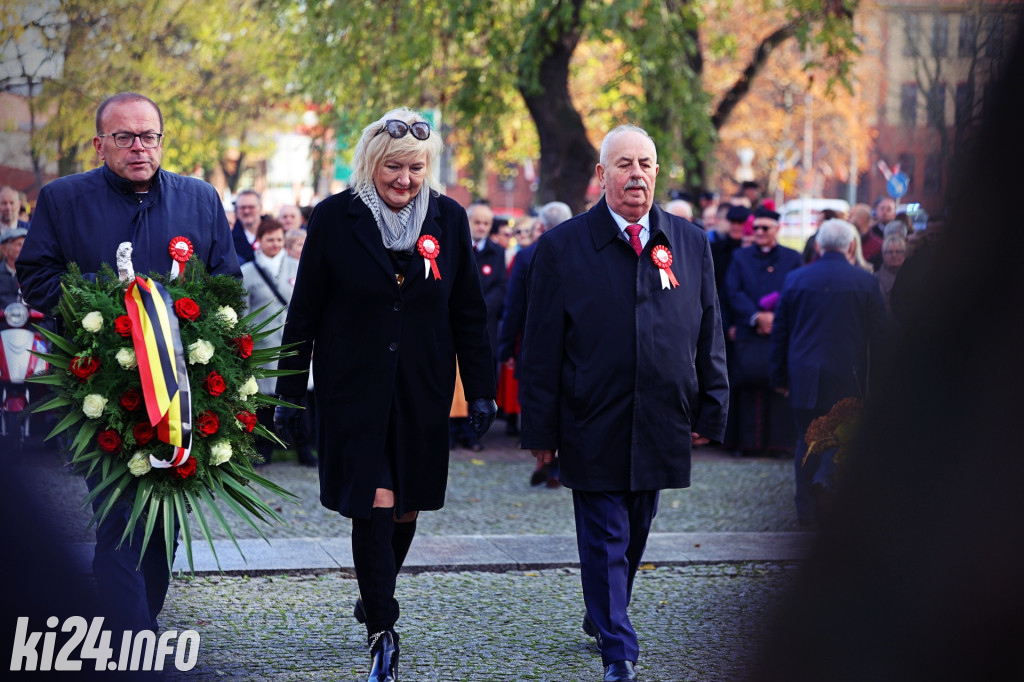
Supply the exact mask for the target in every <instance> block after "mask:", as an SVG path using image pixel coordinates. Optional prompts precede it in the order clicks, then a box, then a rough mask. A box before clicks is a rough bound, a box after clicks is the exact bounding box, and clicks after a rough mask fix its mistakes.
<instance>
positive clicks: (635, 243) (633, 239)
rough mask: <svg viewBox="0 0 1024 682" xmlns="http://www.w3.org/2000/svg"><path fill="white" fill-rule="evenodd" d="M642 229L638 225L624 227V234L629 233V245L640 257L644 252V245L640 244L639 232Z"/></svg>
mask: <svg viewBox="0 0 1024 682" xmlns="http://www.w3.org/2000/svg"><path fill="white" fill-rule="evenodd" d="M641 229H643V228H641V227H640V226H639V225H626V232H628V233H629V245H630V246H632V247H633V250H634V251H636V255H638V256H639V255H640V254H641V253H642V252H643V250H644V245H643V244H641V243H640V230H641Z"/></svg>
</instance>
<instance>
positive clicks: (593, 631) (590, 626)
mask: <svg viewBox="0 0 1024 682" xmlns="http://www.w3.org/2000/svg"><path fill="white" fill-rule="evenodd" d="M583 632H585V633H587V634H588V635H590V636H591V637H593V638H594V643H595V644H597V651H598V653H600V651H601V648H602V647H603V645H604V642H603V641H602V640H601V631H600V630H598V629H597V626H596V625H594V621H592V620H590V614H589V613H584V614H583Z"/></svg>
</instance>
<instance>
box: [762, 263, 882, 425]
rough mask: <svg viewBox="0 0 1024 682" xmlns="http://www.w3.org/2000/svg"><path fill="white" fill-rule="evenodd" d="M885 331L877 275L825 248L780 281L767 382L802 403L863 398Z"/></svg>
mask: <svg viewBox="0 0 1024 682" xmlns="http://www.w3.org/2000/svg"><path fill="white" fill-rule="evenodd" d="M887 334H888V319H887V317H886V312H885V303H884V301H883V300H882V291H881V289H879V287H878V280H876V279H875V278H874V277H873V276H872V275H871V274H870V273H868V272H865V271H864V270H862V269H860V268H858V267H855V266H853V265H850V264H849V263H848V262H847V260H846V257H845V256H844V255H843V254H841V253H837V252H834V251H830V252H826V253H824V254H822V256H821V258H819V259H818V260H816V261H815V262H814V263H811V264H810V265H808V266H806V267H803V268H800V269H799V270H795V271H794V272H791V273H790V274H789V275H788V276H787V277H786V281H785V283H784V284H783V287H782V295H781V298H780V299H779V304H778V306H777V307H776V309H775V321H774V323H773V324H772V336H771V357H772V386H777V387H787V386H788V387H789V402H790V404H791V405H792V406H793V407H794V408H795V409H801V410H828V409H831V407H832V406H833V405H834V404H835V403H836V402H838V401H839V400H841V399H843V398H848V397H859V398H863V397H864V396H865V395H866V391H867V382H868V377H869V376H872V375H875V374H876V373H877V366H878V361H879V359H880V358H881V356H882V349H884V348H885V343H886V337H887Z"/></svg>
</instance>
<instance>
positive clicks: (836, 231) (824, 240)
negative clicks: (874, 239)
mask: <svg viewBox="0 0 1024 682" xmlns="http://www.w3.org/2000/svg"><path fill="white" fill-rule="evenodd" d="M856 235H857V228H856V227H854V226H853V225H851V224H850V223H848V222H846V221H845V220H840V219H839V218H833V219H832V220H826V221H825V222H823V223H822V224H821V227H819V228H818V235H817V236H816V237H815V238H814V241H815V243H817V245H818V248H819V249H821V252H822V253H825V252H826V251H839V252H840V253H846V250H847V249H849V248H850V244H851V243H853V240H854V238H855V237H856Z"/></svg>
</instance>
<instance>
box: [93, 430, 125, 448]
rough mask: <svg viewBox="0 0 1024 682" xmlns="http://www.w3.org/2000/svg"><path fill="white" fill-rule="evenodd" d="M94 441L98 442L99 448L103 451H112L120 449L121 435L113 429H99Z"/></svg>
mask: <svg viewBox="0 0 1024 682" xmlns="http://www.w3.org/2000/svg"><path fill="white" fill-rule="evenodd" d="M96 442H97V443H99V445H100V450H102V451H103V452H110V453H114V452H117V451H118V450H120V449H121V435H120V434H119V433H118V432H117V431H114V430H113V429H106V430H105V431H100V433H99V435H98V436H96Z"/></svg>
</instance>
